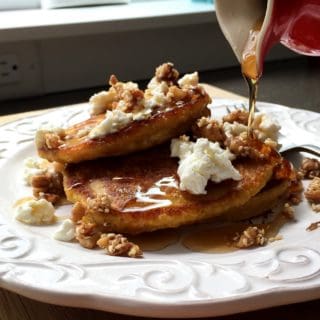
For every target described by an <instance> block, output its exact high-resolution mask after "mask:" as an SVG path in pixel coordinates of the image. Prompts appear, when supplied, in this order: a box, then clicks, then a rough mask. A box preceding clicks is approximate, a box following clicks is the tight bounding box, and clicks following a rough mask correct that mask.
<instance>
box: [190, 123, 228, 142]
mask: <svg viewBox="0 0 320 320" xmlns="http://www.w3.org/2000/svg"><path fill="white" fill-rule="evenodd" d="M192 132H193V134H194V135H195V136H196V137H203V138H207V139H208V140H210V141H213V142H219V143H221V144H222V143H223V142H224V141H225V139H226V135H225V133H224V130H223V127H222V125H221V123H219V122H218V121H216V120H213V119H210V118H208V117H202V118H200V119H199V120H198V121H197V123H196V124H195V125H193V126H192Z"/></svg>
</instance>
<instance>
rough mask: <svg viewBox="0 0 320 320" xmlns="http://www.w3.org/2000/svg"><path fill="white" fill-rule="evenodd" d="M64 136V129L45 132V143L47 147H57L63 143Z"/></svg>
mask: <svg viewBox="0 0 320 320" xmlns="http://www.w3.org/2000/svg"><path fill="white" fill-rule="evenodd" d="M64 137H65V133H64V131H61V132H47V133H45V135H44V138H45V145H46V147H47V148H48V149H57V148H59V147H60V146H61V145H62V144H63V143H64V141H63V138H64Z"/></svg>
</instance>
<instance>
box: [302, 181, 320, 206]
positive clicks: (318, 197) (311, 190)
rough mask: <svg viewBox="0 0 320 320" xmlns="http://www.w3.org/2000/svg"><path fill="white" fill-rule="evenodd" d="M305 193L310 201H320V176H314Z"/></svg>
mask: <svg viewBox="0 0 320 320" xmlns="http://www.w3.org/2000/svg"><path fill="white" fill-rule="evenodd" d="M304 195H305V197H306V198H307V199H308V200H309V201H311V202H315V203H320V178H318V177H315V178H313V180H312V181H311V182H310V184H309V186H308V188H307V190H306V191H305V193H304Z"/></svg>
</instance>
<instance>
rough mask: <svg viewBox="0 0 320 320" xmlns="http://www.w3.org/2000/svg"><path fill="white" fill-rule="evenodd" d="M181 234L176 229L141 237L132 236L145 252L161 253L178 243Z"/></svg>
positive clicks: (149, 233) (145, 234)
mask: <svg viewBox="0 0 320 320" xmlns="http://www.w3.org/2000/svg"><path fill="white" fill-rule="evenodd" d="M179 237H180V236H179V233H178V232H177V230H174V229H165V230H158V231H153V232H148V233H142V234H141V235H136V236H130V241H133V242H134V243H136V244H137V245H139V247H140V248H141V249H142V250H143V251H159V250H162V249H165V248H166V247H168V246H170V245H172V244H174V243H176V242H178V240H179Z"/></svg>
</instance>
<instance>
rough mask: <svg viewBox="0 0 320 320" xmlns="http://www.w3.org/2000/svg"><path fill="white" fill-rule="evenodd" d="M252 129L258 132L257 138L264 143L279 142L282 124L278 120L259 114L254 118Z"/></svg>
mask: <svg viewBox="0 0 320 320" xmlns="http://www.w3.org/2000/svg"><path fill="white" fill-rule="evenodd" d="M252 127H253V129H254V130H255V132H256V135H257V138H258V139H259V140H261V141H263V142H267V141H270V140H272V141H274V142H277V141H278V137H279V131H280V129H281V126H280V124H279V123H278V121H277V120H276V119H273V118H272V117H270V116H268V115H266V114H265V113H262V112H261V113H257V114H256V115H255V116H254V119H253V123H252Z"/></svg>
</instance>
